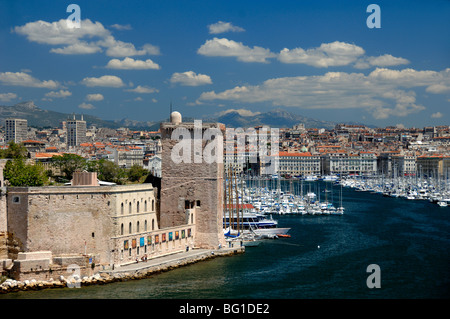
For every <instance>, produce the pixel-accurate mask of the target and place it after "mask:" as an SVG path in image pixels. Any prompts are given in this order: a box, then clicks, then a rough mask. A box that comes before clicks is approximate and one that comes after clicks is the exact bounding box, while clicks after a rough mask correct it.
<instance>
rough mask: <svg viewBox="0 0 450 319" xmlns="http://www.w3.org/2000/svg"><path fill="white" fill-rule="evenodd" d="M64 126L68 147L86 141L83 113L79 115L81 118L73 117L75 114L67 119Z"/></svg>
mask: <svg viewBox="0 0 450 319" xmlns="http://www.w3.org/2000/svg"><path fill="white" fill-rule="evenodd" d="M66 128H67V146H68V147H73V146H79V145H80V144H81V143H84V142H86V121H84V120H83V115H81V120H77V119H75V115H74V116H73V119H72V120H69V119H68V120H67V121H66Z"/></svg>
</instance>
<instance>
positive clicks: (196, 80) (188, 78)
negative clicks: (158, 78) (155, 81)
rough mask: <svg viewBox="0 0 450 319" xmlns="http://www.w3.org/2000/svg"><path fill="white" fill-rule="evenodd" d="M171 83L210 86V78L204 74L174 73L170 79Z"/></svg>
mask: <svg viewBox="0 0 450 319" xmlns="http://www.w3.org/2000/svg"><path fill="white" fill-rule="evenodd" d="M170 82H171V83H179V84H181V85H185V86H199V85H205V84H212V80H211V77H210V76H209V75H205V74H196V73H195V72H193V71H187V72H183V73H177V72H176V73H174V74H172V77H171V78H170Z"/></svg>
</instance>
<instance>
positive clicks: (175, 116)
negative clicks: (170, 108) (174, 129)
mask: <svg viewBox="0 0 450 319" xmlns="http://www.w3.org/2000/svg"><path fill="white" fill-rule="evenodd" d="M170 123H172V124H180V123H181V114H180V112H177V111H175V112H172V113H171V114H170Z"/></svg>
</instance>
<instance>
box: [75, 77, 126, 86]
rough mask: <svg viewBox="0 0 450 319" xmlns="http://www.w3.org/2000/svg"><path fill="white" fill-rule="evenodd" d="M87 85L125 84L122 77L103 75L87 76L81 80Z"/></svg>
mask: <svg viewBox="0 0 450 319" xmlns="http://www.w3.org/2000/svg"><path fill="white" fill-rule="evenodd" d="M81 83H82V84H84V85H86V86H91V87H92V86H104V87H116V88H117V87H122V86H124V85H125V84H124V83H123V81H122V79H121V78H119V77H118V76H115V75H103V76H101V77H98V78H95V77H86V78H84V79H83V80H82V81H81Z"/></svg>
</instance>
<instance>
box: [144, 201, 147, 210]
mask: <svg viewBox="0 0 450 319" xmlns="http://www.w3.org/2000/svg"><path fill="white" fill-rule="evenodd" d="M144 211H145V212H146V211H147V201H144Z"/></svg>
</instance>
